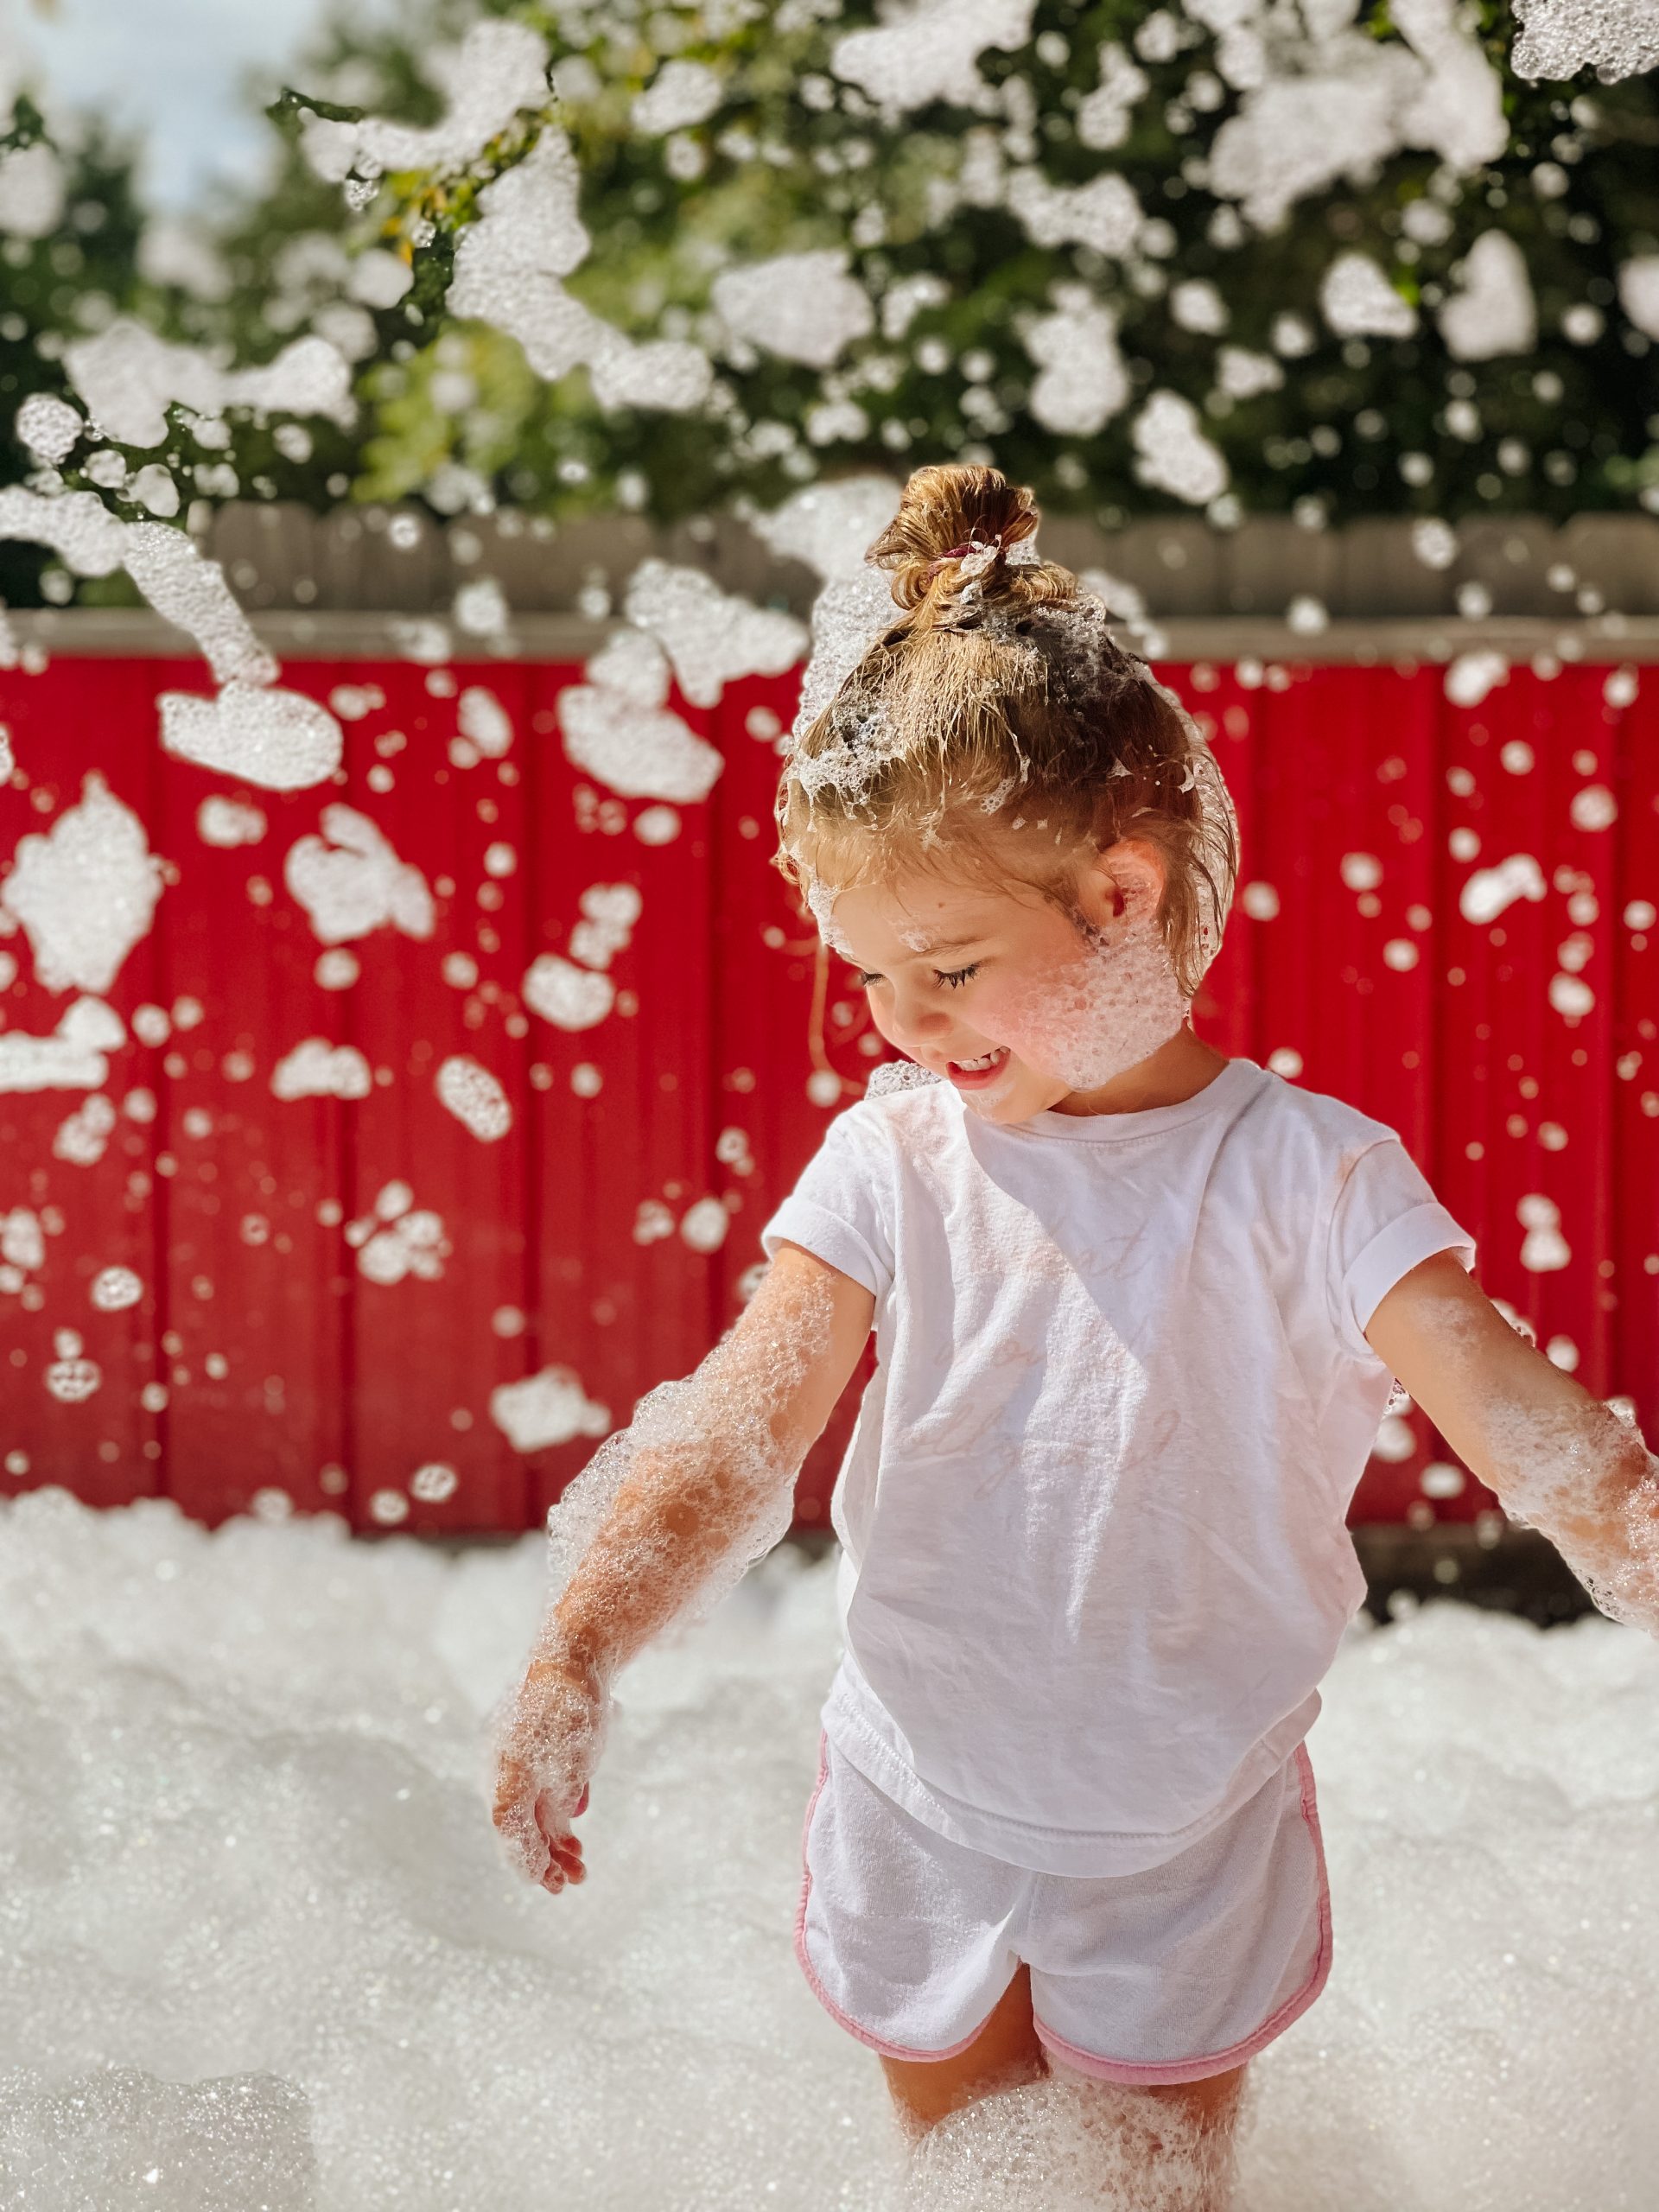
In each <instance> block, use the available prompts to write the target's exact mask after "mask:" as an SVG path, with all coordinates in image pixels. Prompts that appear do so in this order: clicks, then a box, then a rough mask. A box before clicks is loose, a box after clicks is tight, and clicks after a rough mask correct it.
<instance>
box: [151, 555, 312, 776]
mask: <svg viewBox="0 0 1659 2212" xmlns="http://www.w3.org/2000/svg"><path fill="white" fill-rule="evenodd" d="M174 534H175V535H176V533H174ZM159 703H160V706H161V710H162V748H163V750H164V751H166V752H168V753H173V754H174V755H175V757H176V758H177V759H179V760H189V761H192V762H194V765H195V766H197V767H199V768H211V769H214V770H216V771H217V772H219V773H220V774H224V775H232V776H239V777H240V778H242V779H243V780H244V781H245V782H246V783H250V784H257V785H258V786H259V787H260V789H261V790H262V791H305V790H308V788H309V787H310V786H311V785H314V784H321V783H325V782H327V779H328V778H329V777H330V776H332V775H333V774H334V771H335V769H336V768H338V767H339V766H340V755H341V753H342V752H343V750H344V748H345V738H344V734H343V733H342V732H341V730H340V724H339V723H338V722H337V721H335V720H334V716H333V715H331V714H330V713H329V711H328V709H327V708H326V707H322V706H319V705H318V703H317V702H316V701H315V699H308V698H307V697H306V696H305V695H304V693H303V692H300V691H283V690H266V689H264V688H262V687H261V686H259V685H258V684H256V683H240V682H237V681H234V680H232V682H230V683H226V685H225V688H224V690H222V691H220V692H219V696H218V697H217V698H213V699H203V698H200V697H198V696H196V695H195V694H194V693H193V692H188V691H163V692H162V695H161V699H160V702H159Z"/></svg>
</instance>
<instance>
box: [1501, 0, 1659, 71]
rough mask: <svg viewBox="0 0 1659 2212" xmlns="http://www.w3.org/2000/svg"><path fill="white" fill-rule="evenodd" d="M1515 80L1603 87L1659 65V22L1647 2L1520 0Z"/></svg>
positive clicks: (1629, 0)
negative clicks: (1590, 77)
mask: <svg viewBox="0 0 1659 2212" xmlns="http://www.w3.org/2000/svg"><path fill="white" fill-rule="evenodd" d="M1515 16H1516V22H1517V23H1519V24H1520V26H1521V35H1520V36H1519V37H1518V38H1517V39H1516V42H1515V48H1514V51H1513V53H1512V54H1511V55H1510V60H1511V61H1512V63H1513V64H1514V67H1515V73H1516V76H1517V77H1529V78H1539V77H1549V78H1555V77H1576V76H1577V75H1578V73H1579V72H1580V69H1593V70H1594V71H1595V73H1596V74H1597V76H1599V78H1600V79H1601V80H1602V82H1603V84H1605V85H1611V84H1615V83H1617V82H1618V79H1620V78H1621V77H1634V76H1637V75H1638V74H1639V73H1640V72H1641V71H1643V70H1644V69H1651V68H1653V67H1656V65H1659V22H1656V21H1655V18H1654V14H1653V10H1652V9H1651V8H1650V7H1649V5H1648V4H1647V0H1516V7H1515Z"/></svg>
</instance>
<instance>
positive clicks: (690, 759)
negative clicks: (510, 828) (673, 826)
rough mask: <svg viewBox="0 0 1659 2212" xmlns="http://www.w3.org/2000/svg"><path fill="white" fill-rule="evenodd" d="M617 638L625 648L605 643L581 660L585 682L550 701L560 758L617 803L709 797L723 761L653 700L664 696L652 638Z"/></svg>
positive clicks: (659, 655)
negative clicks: (561, 745) (616, 798)
mask: <svg viewBox="0 0 1659 2212" xmlns="http://www.w3.org/2000/svg"><path fill="white" fill-rule="evenodd" d="M623 637H624V638H625V639H626V640H627V642H626V646H624V645H622V644H621V642H620V640H618V639H613V641H612V643H611V644H610V645H608V646H607V648H606V650H605V652H603V653H602V654H600V655H597V656H595V658H594V659H593V660H591V661H589V662H588V677H589V679H590V680H589V681H588V683H568V684H567V685H566V686H565V688H564V690H563V691H561V692H560V694H559V696H558V698H557V700H556V702H555V712H556V714H557V715H558V718H559V734H560V735H561V737H562V738H563V741H564V751H565V757H566V758H567V759H568V760H569V761H570V763H571V765H572V766H574V767H577V768H581V769H582V770H583V771H584V772H585V773H587V774H588V775H590V776H592V777H594V778H595V779H596V780H597V781H599V782H600V783H602V784H607V785H609V786H610V788H611V790H612V791H620V793H621V794H622V796H623V797H624V798H658V799H668V800H671V801H672V802H673V803H674V804H676V805H679V806H690V805H694V804H696V802H697V801H698V800H699V799H703V798H707V797H708V796H709V791H710V790H711V788H712V787H713V785H714V782H715V778H716V777H717V776H718V775H719V774H720V772H721V768H722V767H723V766H725V763H724V761H723V760H722V759H721V755H720V753H719V752H718V751H717V750H716V748H715V747H714V746H712V745H709V744H708V743H707V742H706V741H704V740H703V739H702V738H700V737H699V736H698V735H697V734H696V731H695V730H693V729H692V728H690V727H689V725H688V724H687V723H686V722H685V721H683V720H682V718H681V717H680V716H679V715H677V714H675V713H674V712H673V711H672V709H670V708H668V707H666V706H664V705H662V704H661V703H659V702H660V701H661V700H662V699H664V698H666V696H667V694H668V680H669V664H668V658H667V656H666V654H665V653H664V652H663V650H662V648H661V646H660V645H658V643H657V641H656V639H654V638H652V637H649V636H648V635H647V634H646V633H645V632H644V631H635V632H632V634H631V635H630V633H627V632H624V633H623ZM642 693H643V694H645V695H650V694H655V697H654V698H652V697H651V696H642Z"/></svg>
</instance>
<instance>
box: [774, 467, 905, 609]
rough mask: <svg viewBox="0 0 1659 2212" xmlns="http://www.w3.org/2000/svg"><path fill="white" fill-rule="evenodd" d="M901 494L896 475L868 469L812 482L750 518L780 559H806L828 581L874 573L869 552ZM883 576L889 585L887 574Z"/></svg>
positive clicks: (893, 512) (885, 584)
mask: <svg viewBox="0 0 1659 2212" xmlns="http://www.w3.org/2000/svg"><path fill="white" fill-rule="evenodd" d="M901 496H902V486H899V484H898V483H897V482H895V481H894V480H893V478H892V477H891V476H882V475H879V474H874V473H870V472H863V473H861V474H858V475H856V476H844V477H839V478H837V479H836V481H835V482H834V483H831V484H810V485H808V486H805V487H804V489H803V490H801V491H799V492H797V493H793V494H792V495H791V497H790V498H789V499H785V501H784V503H783V505H781V506H779V507H774V508H773V509H772V511H771V512H770V513H766V514H756V513H751V514H750V515H749V516H748V518H747V520H748V524H749V528H750V529H751V530H752V531H753V532H754V534H755V536H756V537H760V538H762V539H764V540H765V542H766V544H767V545H769V546H770V547H771V549H772V551H773V552H774V553H775V554H776V555H777V556H779V559H780V560H790V561H804V562H805V563H806V565H807V566H808V568H810V569H817V572H818V574H819V575H820V576H822V577H823V579H824V580H825V582H829V579H830V578H832V577H847V576H858V575H868V574H871V573H874V572H873V571H870V570H868V569H866V568H865V566H864V556H865V553H866V551H867V550H868V548H869V547H870V546H871V545H873V544H874V542H875V540H876V539H877V537H880V534H881V532H882V531H884V530H885V529H886V528H887V524H889V523H890V522H891V521H892V520H893V517H894V515H896V514H897V513H898V512H899V499H900V498H901ZM880 582H881V586H882V589H883V590H884V591H885V590H886V589H887V580H886V578H885V577H883V578H881V579H880ZM888 605H889V606H891V605H892V600H891V598H890V597H889V600H888ZM895 612H896V610H895Z"/></svg>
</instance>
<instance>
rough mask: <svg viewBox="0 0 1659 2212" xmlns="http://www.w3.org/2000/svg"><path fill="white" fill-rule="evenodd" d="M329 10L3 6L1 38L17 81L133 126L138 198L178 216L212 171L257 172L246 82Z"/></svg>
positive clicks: (103, 3) (3, 1)
mask: <svg viewBox="0 0 1659 2212" xmlns="http://www.w3.org/2000/svg"><path fill="white" fill-rule="evenodd" d="M365 6H367V7H369V8H372V9H373V10H374V11H375V12H378V13H391V12H392V5H391V0H358V10H359V12H360V11H361V10H362V9H363V8H364V7H365ZM336 12H338V8H337V4H336V0H0V41H3V45H4V48H5V49H6V50H7V52H8V54H10V55H11V56H13V57H15V58H14V59H13V61H12V70H13V72H14V73H21V74H22V78H23V80H24V81H25V82H30V81H32V82H34V83H36V84H42V85H43V86H44V87H45V89H46V91H47V92H48V94H49V95H52V96H54V97H55V99H57V100H60V101H62V102H64V103H66V104H67V105H73V106H78V107H84V108H89V109H92V110H95V111H98V112H100V113H102V114H105V115H107V116H109V117H110V118H111V119H112V120H116V121H119V122H121V123H123V124H135V125H138V126H141V127H142V128H143V133H144V137H145V140H146V156H145V168H144V173H143V185H144V193H145V197H146V198H147V199H148V200H149V201H150V202H151V203H152V204H153V205H155V206H157V207H169V208H176V209H183V208H187V207H191V206H192V205H195V204H200V200H201V199H202V198H203V196H204V195H205V194H207V192H208V191H209V189H210V188H211V186H212V183H213V179H214V178H215V177H216V176H218V177H246V178H252V177H254V176H257V174H258V171H259V166H260V161H261V156H262V149H263V146H264V137H265V132H266V130H267V126H266V125H265V124H264V123H263V122H262V121H261V120H260V119H259V118H258V116H257V111H255V110H254V109H253V105H252V103H251V101H249V100H248V99H246V98H245V96H244V94H243V92H242V89H241V87H242V82H243V79H244V77H245V74H246V73H247V72H248V71H249V69H251V68H254V67H266V68H269V69H270V70H273V71H274V70H277V69H281V68H282V67H283V66H284V65H285V64H286V63H288V62H289V61H290V60H292V58H293V56H294V55H295V54H296V52H297V51H298V49H299V48H300V47H301V45H302V43H303V41H305V39H306V36H307V35H308V33H309V32H310V31H311V30H312V29H314V28H315V26H316V24H317V23H318V22H321V21H322V20H323V18H324V17H325V16H326V15H329V14H333V13H336ZM20 64H21V71H20V70H19V65H20Z"/></svg>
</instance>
